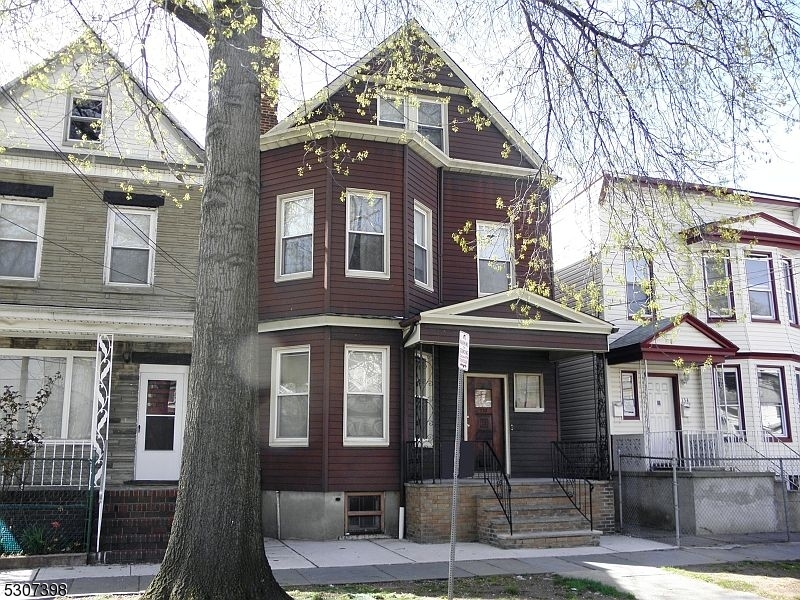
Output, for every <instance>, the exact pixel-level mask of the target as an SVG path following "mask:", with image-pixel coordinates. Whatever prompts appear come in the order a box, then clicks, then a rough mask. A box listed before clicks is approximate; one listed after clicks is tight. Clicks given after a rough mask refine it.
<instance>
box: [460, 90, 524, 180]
mask: <svg viewBox="0 0 800 600" xmlns="http://www.w3.org/2000/svg"><path fill="white" fill-rule="evenodd" d="M476 110H477V109H476V108H475V107H473V106H472V101H471V100H469V99H468V98H467V97H466V96H451V97H450V102H449V104H448V107H447V121H448V123H449V131H448V133H447V135H448V143H449V149H450V157H451V158H459V159H462V160H474V161H477V162H486V163H493V164H499V165H508V166H514V167H525V168H532V166H533V165H531V163H530V161H528V160H527V159H525V158H524V157H523V156H522V154H521V153H520V151H519V150H518V149H517V148H516V147H515V145H514V143H513V142H512V141H511V139H510V138H508V137H507V136H506V135H505V134H504V133H503V132H501V131H500V130H499V129H498V128H497V127H496V126H495V125H494V124H491V125H489V127H482V128H481V129H480V130H479V129H478V128H477V127H476V125H475V123H474V122H471V121H469V120H468V119H469V118H470V117H471V116H472V115H474V113H475V111H476ZM481 115H483V117H485V116H486V114H485V112H483V111H481ZM454 124H455V128H456V129H457V131H453V128H454V127H453V126H454ZM503 142H507V143H508V145H509V147H510V149H509V154H508V158H503V152H504V150H505V148H504V146H503Z"/></svg>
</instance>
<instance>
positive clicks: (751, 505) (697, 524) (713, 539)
mask: <svg viewBox="0 0 800 600" xmlns="http://www.w3.org/2000/svg"><path fill="white" fill-rule="evenodd" d="M617 466H618V469H617V471H618V480H617V485H618V490H617V504H618V505H617V509H618V510H617V515H618V519H619V529H620V531H621V532H622V533H624V534H626V535H632V536H636V537H644V538H649V539H653V540H656V541H661V542H664V543H669V544H674V545H676V546H681V545H683V546H698V545H700V546H707V545H719V544H730V543H744V542H748V543H752V542H754V541H791V540H792V539H794V537H798V536H797V532H798V531H800V492H799V491H798V486H797V483H798V477H797V475H796V474H797V473H798V472H800V457H798V458H769V457H759V458H757V459H749V460H744V461H743V460H742V459H734V458H731V459H725V458H716V459H715V464H714V465H713V466H705V467H697V466H696V465H692V464H688V463H687V462H686V461H685V460H682V459H677V458H672V457H657V456H642V455H631V454H619V455H618V461H617ZM798 539H800V537H798Z"/></svg>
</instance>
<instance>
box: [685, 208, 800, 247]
mask: <svg viewBox="0 0 800 600" xmlns="http://www.w3.org/2000/svg"><path fill="white" fill-rule="evenodd" d="M726 232H727V233H728V235H726ZM684 233H685V234H686V243H687V244H694V243H697V242H700V241H704V240H715V241H726V242H736V243H745V244H750V243H754V244H765V245H771V246H778V247H781V248H792V249H800V228H799V227H796V226H794V225H792V224H791V223H787V222H786V221H784V220H782V219H779V218H777V217H774V216H772V215H770V214H768V213H765V212H756V213H752V214H749V215H742V216H739V217H734V218H731V219H724V220H720V221H710V222H708V223H703V224H702V225H700V226H699V227H696V228H693V229H691V230H689V231H686V232H684Z"/></svg>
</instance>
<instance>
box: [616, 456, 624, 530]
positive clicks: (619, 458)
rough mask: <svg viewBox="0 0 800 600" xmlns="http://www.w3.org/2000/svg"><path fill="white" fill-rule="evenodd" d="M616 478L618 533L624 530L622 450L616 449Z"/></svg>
mask: <svg viewBox="0 0 800 600" xmlns="http://www.w3.org/2000/svg"><path fill="white" fill-rule="evenodd" d="M617 479H618V480H619V481H618V482H617V483H618V484H619V494H617V496H618V497H619V531H620V533H624V532H625V530H624V528H623V524H622V523H623V521H622V450H621V449H617Z"/></svg>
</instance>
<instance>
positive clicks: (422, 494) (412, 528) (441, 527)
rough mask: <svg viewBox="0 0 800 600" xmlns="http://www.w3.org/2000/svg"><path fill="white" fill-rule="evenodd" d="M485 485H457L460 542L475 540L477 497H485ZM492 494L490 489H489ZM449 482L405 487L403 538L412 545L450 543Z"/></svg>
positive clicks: (450, 496)
mask: <svg viewBox="0 0 800 600" xmlns="http://www.w3.org/2000/svg"><path fill="white" fill-rule="evenodd" d="M487 489H488V486H485V485H483V483H480V484H478V485H476V484H474V483H472V482H459V487H458V519H457V529H456V537H457V539H458V541H459V542H474V541H476V540H477V539H478V526H477V517H476V513H477V504H478V496H481V495H485V494H486V492H487ZM489 493H491V490H489ZM452 497H453V486H452V483H450V482H448V483H441V484H424V485H419V484H414V483H407V484H406V536H407V537H408V538H409V539H411V540H414V541H415V542H424V543H440V542H449V541H450V506H451V501H452Z"/></svg>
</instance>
